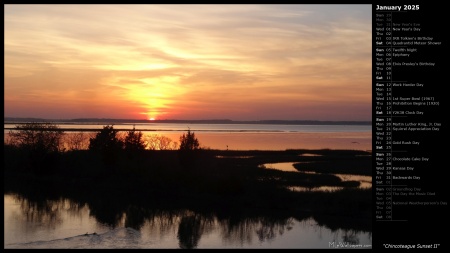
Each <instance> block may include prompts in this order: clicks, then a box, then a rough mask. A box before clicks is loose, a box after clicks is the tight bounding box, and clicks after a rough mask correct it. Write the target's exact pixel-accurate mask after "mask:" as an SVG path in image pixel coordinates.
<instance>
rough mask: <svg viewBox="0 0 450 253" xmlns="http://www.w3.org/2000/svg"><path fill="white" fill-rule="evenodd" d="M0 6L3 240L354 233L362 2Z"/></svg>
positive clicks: (362, 184)
mask: <svg viewBox="0 0 450 253" xmlns="http://www.w3.org/2000/svg"><path fill="white" fill-rule="evenodd" d="M3 6H4V150H5V151H4V154H5V169H4V175H5V192H4V212H5V215H4V227H5V230H4V231H5V235H4V236H5V237H4V248H52V249H53V248H89V249H91V248H93V249H102V248H148V249H150V248H153V249H154V248H330V247H331V246H330V245H333V246H334V245H339V244H342V245H353V247H369V248H370V247H371V242H372V224H371V219H372V213H371V212H372V211H371V209H372V206H371V198H372V193H371V191H372V160H371V159H372V122H371V121H372V5H370V4H360V5H351V4H340V5H328V4H117V5H116V4H4V5H3ZM349 247H350V246H349Z"/></svg>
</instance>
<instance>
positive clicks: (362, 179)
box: [263, 162, 372, 191]
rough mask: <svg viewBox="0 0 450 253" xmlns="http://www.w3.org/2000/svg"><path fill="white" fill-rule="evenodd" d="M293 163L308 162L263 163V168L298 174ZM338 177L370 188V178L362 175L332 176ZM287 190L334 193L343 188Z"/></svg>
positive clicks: (325, 187) (324, 187)
mask: <svg viewBox="0 0 450 253" xmlns="http://www.w3.org/2000/svg"><path fill="white" fill-rule="evenodd" d="M294 163H308V162H281V163H265V164H263V166H264V167H265V168H267V169H277V170H281V171H287V172H292V171H293V172H299V171H298V170H297V169H295V168H294V166H293V165H294ZM299 173H311V174H315V172H314V171H302V172H299ZM333 175H335V176H337V177H339V178H340V179H341V180H342V181H358V182H359V183H360V185H359V188H361V189H368V188H371V187H372V177H371V176H363V175H352V174H333ZM288 189H290V190H292V191H336V190H341V189H343V187H336V186H320V187H302V186H290V187H288Z"/></svg>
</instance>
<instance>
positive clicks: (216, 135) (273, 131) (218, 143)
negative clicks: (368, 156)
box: [4, 123, 372, 150]
mask: <svg viewBox="0 0 450 253" xmlns="http://www.w3.org/2000/svg"><path fill="white" fill-rule="evenodd" d="M105 125H106V124H105ZM133 126H134V127H135V128H136V129H137V130H139V131H142V132H143V133H144V138H148V137H149V136H151V135H164V136H166V137H168V138H170V139H171V140H172V141H173V142H179V138H180V136H181V135H182V134H183V133H185V132H186V131H187V130H188V129H190V130H191V131H193V132H194V133H195V135H196V136H197V138H198V139H199V141H200V145H201V146H203V147H206V148H211V149H222V150H225V149H229V150H285V149H327V148H328V149H353V150H371V149H372V126H370V125H278V124H273V125H270V124H176V123H153V124H152V123H148V124H147V123H146V124H134V125H133V124H117V125H114V128H115V129H121V130H124V131H126V130H131V129H132V128H133ZM4 127H5V130H4V131H5V133H8V132H9V130H8V128H14V127H15V125H13V124H4ZM59 127H60V128H62V129H67V130H66V133H71V131H69V130H70V129H101V128H102V127H103V124H61V125H59ZM6 136H7V135H5V137H6Z"/></svg>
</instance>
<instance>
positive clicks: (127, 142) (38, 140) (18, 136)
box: [5, 122, 200, 152]
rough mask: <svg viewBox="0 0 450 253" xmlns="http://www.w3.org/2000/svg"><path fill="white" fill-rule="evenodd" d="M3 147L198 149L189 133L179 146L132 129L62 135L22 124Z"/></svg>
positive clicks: (56, 129) (46, 125)
mask: <svg viewBox="0 0 450 253" xmlns="http://www.w3.org/2000/svg"><path fill="white" fill-rule="evenodd" d="M5 144H7V145H11V146H14V147H17V148H22V149H29V150H43V151H47V152H64V151H71V150H82V149H89V150H91V151H98V150H128V151H137V150H177V149H179V150H195V149H200V144H199V141H198V139H197V138H196V137H195V134H194V132H191V131H190V129H189V130H188V131H187V133H185V134H183V135H182V136H180V145H179V146H178V142H176V141H173V140H172V139H170V138H169V137H167V136H164V135H158V134H152V135H147V136H144V134H143V133H142V132H141V131H137V130H136V129H135V128H134V127H133V129H132V130H130V131H126V132H125V133H123V132H121V131H118V130H116V129H114V126H113V125H106V126H103V128H102V129H100V130H99V131H97V132H94V133H90V134H89V133H85V132H75V133H70V134H66V133H65V132H64V131H63V130H62V129H61V128H60V127H58V125H56V124H54V123H49V122H44V123H34V122H32V123H26V124H19V125H16V126H15V128H14V129H13V130H10V131H9V133H8V136H6V138H5Z"/></svg>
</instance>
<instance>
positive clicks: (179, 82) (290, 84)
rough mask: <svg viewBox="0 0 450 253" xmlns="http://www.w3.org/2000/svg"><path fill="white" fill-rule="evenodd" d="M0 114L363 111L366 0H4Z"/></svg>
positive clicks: (232, 115) (344, 114) (333, 115)
mask: <svg viewBox="0 0 450 253" xmlns="http://www.w3.org/2000/svg"><path fill="white" fill-rule="evenodd" d="M4 10H5V16H4V20H5V30H4V52H5V69H4V72H5V87H4V99H5V101H4V105H5V116H7V117H40V118H51V119H71V118H81V117H83V118H90V117H96V118H127V119H130V118H137V119H149V118H155V119H232V120H264V119H291V120H294V119H298V120H303V119H305V120H371V118H372V116H371V111H372V109H371V108H372V101H371V97H372V95H371V90H372V89H371V61H372V56H371V41H372V35H371V19H372V18H371V5H274V4H270V5H230V4H228V5H217V4H210V5H173V4H170V5H169V4H167V5H151V4H149V5H135V4H133V5H123V4H122V5H112V4H108V5H68V4H61V5H23V4H20V5H14V4H5V5H4Z"/></svg>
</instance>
